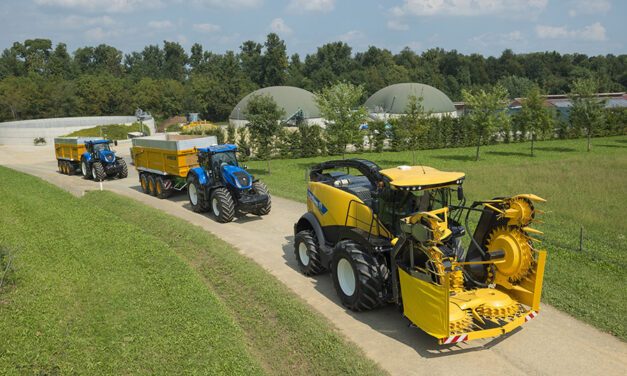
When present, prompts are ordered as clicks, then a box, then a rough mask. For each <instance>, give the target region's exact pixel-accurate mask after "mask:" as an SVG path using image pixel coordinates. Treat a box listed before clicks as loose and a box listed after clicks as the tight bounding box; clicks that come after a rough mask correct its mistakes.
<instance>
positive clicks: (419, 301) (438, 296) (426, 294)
mask: <svg viewBox="0 0 627 376" xmlns="http://www.w3.org/2000/svg"><path fill="white" fill-rule="evenodd" d="M398 274H399V277H400V282H401V295H402V297H403V313H404V314H405V316H406V317H407V318H408V319H409V320H411V322H413V323H414V325H416V326H417V327H419V328H420V329H422V330H424V331H425V332H427V333H428V334H430V335H432V336H434V337H436V338H443V337H447V336H448V335H449V311H448V310H449V289H448V286H447V285H446V282H445V285H436V284H434V283H430V282H426V281H423V280H421V279H419V278H416V277H413V276H411V275H409V274H408V273H407V272H406V271H404V270H403V269H399V270H398Z"/></svg>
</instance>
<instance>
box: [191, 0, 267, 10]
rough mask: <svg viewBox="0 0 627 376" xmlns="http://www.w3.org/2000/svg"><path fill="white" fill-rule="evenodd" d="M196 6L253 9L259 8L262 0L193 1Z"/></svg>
mask: <svg viewBox="0 0 627 376" xmlns="http://www.w3.org/2000/svg"><path fill="white" fill-rule="evenodd" d="M194 2H195V3H196V4H200V5H204V6H208V7H211V8H229V9H236V10H240V9H253V8H259V7H260V6H261V5H262V4H263V0H194Z"/></svg>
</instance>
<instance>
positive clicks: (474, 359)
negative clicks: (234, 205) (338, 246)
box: [0, 143, 627, 375]
mask: <svg viewBox="0 0 627 376" xmlns="http://www.w3.org/2000/svg"><path fill="white" fill-rule="evenodd" d="M128 147H129V145H128V144H126V143H121V144H120V146H118V147H117V148H114V149H116V150H118V151H119V152H120V155H122V156H125V157H128ZM127 161H129V158H127ZM0 164H1V165H4V166H7V167H10V168H13V169H16V170H18V171H22V172H26V173H29V174H32V175H35V176H38V177H41V178H43V179H44V180H47V181H49V182H50V183H52V184H55V185H57V186H59V187H61V188H63V189H66V190H68V191H70V192H71V193H73V194H75V195H77V196H80V195H82V194H83V192H85V191H86V190H97V189H99V183H96V182H93V181H89V180H83V179H82V178H81V177H79V176H66V175H61V174H59V173H57V172H56V161H55V160H54V150H53V148H52V147H51V146H46V147H34V146H0ZM129 167H131V171H129V177H128V179H123V180H112V181H106V182H104V183H103V187H104V189H107V190H111V191H113V192H116V193H119V194H122V195H125V196H128V197H131V198H133V199H136V200H138V201H141V202H143V203H146V204H148V205H151V206H153V207H156V208H159V209H161V210H164V211H165V212H167V213H170V214H172V215H175V216H177V217H180V218H183V219H185V220H187V221H189V222H191V223H193V224H195V225H199V226H201V227H203V228H204V229H206V230H208V231H210V232H212V233H214V234H215V235H217V236H219V237H221V238H222V239H224V240H226V241H227V242H229V243H231V244H233V245H234V246H236V247H237V248H238V249H239V250H240V252H241V253H243V254H245V255H247V256H249V257H251V258H252V259H254V260H255V261H257V262H258V263H259V264H260V265H262V266H263V267H264V268H265V269H266V270H268V271H269V272H270V273H272V274H273V275H274V276H276V277H277V278H278V279H279V280H281V281H282V282H283V283H285V284H286V285H287V286H289V287H290V288H291V289H292V290H293V291H294V292H295V293H296V294H298V295H299V296H300V297H302V299H304V300H305V301H306V302H307V303H309V304H311V306H312V307H314V308H315V309H317V310H318V311H319V312H321V313H322V314H323V315H324V316H326V317H327V318H328V319H329V320H330V321H331V322H333V323H334V324H335V325H336V327H337V328H338V329H339V330H340V331H341V332H342V333H344V335H345V336H346V337H347V338H349V339H350V340H352V341H353V342H355V343H356V344H358V345H359V346H360V347H361V348H362V349H363V350H364V352H365V353H366V354H367V355H368V356H369V357H371V358H372V359H374V360H375V361H376V362H378V363H379V364H380V365H381V366H382V367H383V368H384V369H386V370H388V371H389V372H390V373H391V374H396V375H408V374H427V373H428V374H432V375H440V374H442V375H444V374H447V375H448V374H451V373H457V374H461V373H463V374H467V375H474V374H477V375H497V374H498V375H518V374H521V375H522V374H551V375H553V374H571V375H579V374H586V375H588V374H595V375H625V374H627V345H626V344H625V343H623V342H621V341H620V340H618V339H616V338H614V337H612V336H610V335H608V334H605V333H602V332H600V331H598V330H596V329H595V328H593V327H591V326H589V325H587V324H584V323H582V322H580V321H577V320H575V319H573V318H572V317H570V316H568V315H566V314H564V313H562V312H559V311H557V310H556V309H554V308H552V307H550V306H547V305H543V306H542V309H541V312H540V315H539V316H538V317H537V318H536V319H534V320H532V321H531V322H529V323H527V324H526V325H524V326H523V327H522V328H521V329H519V330H517V331H515V332H513V333H512V334H511V335H509V336H505V337H501V338H499V339H496V340H491V341H490V340H478V341H473V342H471V343H469V344H461V345H459V346H452V347H444V346H439V345H438V344H437V343H436V341H435V340H434V339H433V338H432V337H430V336H428V335H426V334H425V333H423V332H421V331H420V330H418V329H414V328H409V327H407V321H405V320H404V319H403V318H402V317H401V316H400V315H399V314H398V313H397V311H396V309H395V308H392V307H388V308H384V309H380V310H377V311H374V312H367V313H360V314H355V313H352V312H350V311H347V310H345V309H344V308H343V307H342V306H341V305H340V304H339V301H338V300H337V298H336V295H335V291H334V290H333V286H332V283H331V279H330V277H329V275H328V274H327V275H322V276H319V277H316V278H308V277H304V276H303V275H301V274H300V273H299V272H298V271H297V269H296V268H297V267H296V261H295V259H294V256H293V253H292V238H293V236H292V231H293V230H292V228H293V227H292V226H293V223H294V222H295V221H296V220H297V219H298V217H299V216H300V215H301V214H302V213H303V212H304V210H305V206H304V205H303V204H301V203H297V202H294V201H291V200H286V199H281V198H278V197H273V205H272V213H271V214H270V215H269V216H267V217H264V218H257V217H253V216H247V217H242V218H239V219H237V220H236V221H235V222H233V223H229V224H219V223H217V222H215V221H214V220H213V219H211V218H210V217H209V216H208V215H200V214H197V213H194V212H192V211H191V210H190V209H189V205H188V203H187V197H186V195H184V194H180V195H175V196H173V197H172V198H170V199H168V200H159V199H157V198H155V197H151V196H148V195H145V194H143V193H141V191H140V190H139V183H138V180H137V174H136V173H135V171H134V170H133V169H132V166H130V164H129ZM0 184H2V182H0ZM16 189H19V187H16ZM549 253H550V250H549ZM549 262H550V256H549Z"/></svg>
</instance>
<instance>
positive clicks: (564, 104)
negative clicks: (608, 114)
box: [509, 93, 627, 120]
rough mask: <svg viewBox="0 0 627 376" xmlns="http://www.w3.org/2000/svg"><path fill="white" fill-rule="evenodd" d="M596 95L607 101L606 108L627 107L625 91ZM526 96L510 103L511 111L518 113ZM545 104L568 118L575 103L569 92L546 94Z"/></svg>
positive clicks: (563, 117) (564, 117)
mask: <svg viewBox="0 0 627 376" xmlns="http://www.w3.org/2000/svg"><path fill="white" fill-rule="evenodd" d="M596 97H597V98H599V100H602V101H604V102H605V108H607V109H610V108H626V107H627V94H625V93H597V94H596ZM524 100H525V98H515V99H514V100H513V101H512V103H510V105H509V109H510V112H511V113H516V112H518V111H520V109H521V108H522V107H523V105H524ZM544 105H545V106H546V107H548V108H554V109H555V111H557V113H558V114H559V116H560V118H562V119H564V120H567V119H568V118H569V116H570V108H571V107H572V105H573V103H572V100H571V99H570V97H569V96H568V94H555V95H545V96H544Z"/></svg>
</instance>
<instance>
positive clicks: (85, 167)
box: [81, 159, 91, 180]
mask: <svg viewBox="0 0 627 376" xmlns="http://www.w3.org/2000/svg"><path fill="white" fill-rule="evenodd" d="M81 174H83V179H88V180H89V179H91V168H90V167H89V163H87V161H86V160H84V159H83V160H81Z"/></svg>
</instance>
